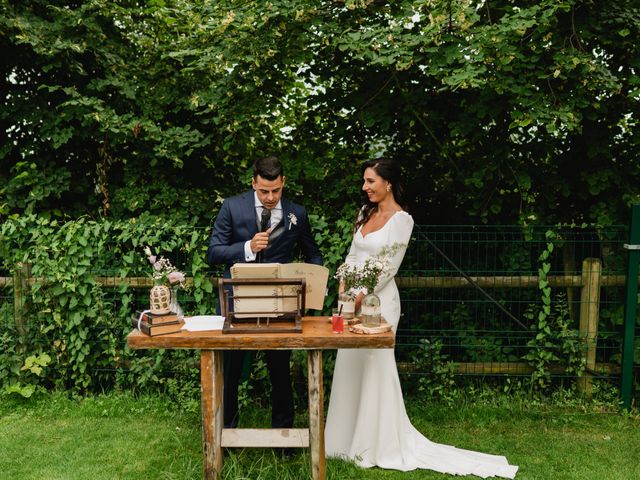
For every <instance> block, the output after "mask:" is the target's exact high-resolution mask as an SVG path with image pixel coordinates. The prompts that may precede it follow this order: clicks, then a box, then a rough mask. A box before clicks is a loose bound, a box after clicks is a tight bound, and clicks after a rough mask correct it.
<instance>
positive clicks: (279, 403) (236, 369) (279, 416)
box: [223, 350, 294, 428]
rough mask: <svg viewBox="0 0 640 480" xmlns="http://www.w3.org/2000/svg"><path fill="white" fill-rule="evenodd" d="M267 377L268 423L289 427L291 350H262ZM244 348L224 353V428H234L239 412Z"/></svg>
mask: <svg viewBox="0 0 640 480" xmlns="http://www.w3.org/2000/svg"><path fill="white" fill-rule="evenodd" d="M264 352H265V357H266V361H267V368H268V369H269V378H270V380H271V426H272V427H273V428H291V427H292V426H293V417H294V410H293V388H292V387H291V371H290V367H289V359H290V358H291V351H290V350H265V351H264ZM250 354H251V352H249V351H246V350H227V351H225V352H224V353H223V375H224V392H223V402H224V403H223V405H224V427H225V428H236V427H237V426H238V421H239V420H240V415H239V412H238V386H239V383H240V377H241V376H242V366H243V364H244V358H245V355H250Z"/></svg>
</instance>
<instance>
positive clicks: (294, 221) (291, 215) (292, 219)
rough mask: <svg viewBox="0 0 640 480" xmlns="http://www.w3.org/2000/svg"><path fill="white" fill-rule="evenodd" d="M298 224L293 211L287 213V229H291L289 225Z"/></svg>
mask: <svg viewBox="0 0 640 480" xmlns="http://www.w3.org/2000/svg"><path fill="white" fill-rule="evenodd" d="M297 224H298V217H296V216H295V215H294V214H293V213H290V214H289V230H291V225H297Z"/></svg>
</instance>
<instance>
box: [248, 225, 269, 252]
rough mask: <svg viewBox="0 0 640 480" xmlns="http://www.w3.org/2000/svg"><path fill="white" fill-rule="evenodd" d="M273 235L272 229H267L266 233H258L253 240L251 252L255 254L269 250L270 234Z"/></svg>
mask: <svg viewBox="0 0 640 480" xmlns="http://www.w3.org/2000/svg"><path fill="white" fill-rule="evenodd" d="M270 233H271V229H270V228H269V229H267V230H266V231H264V232H258V233H256V234H255V235H254V236H253V238H252V239H251V243H250V246H251V251H252V252H253V253H258V252H261V251H262V250H264V249H265V248H267V245H268V244H269V234H270Z"/></svg>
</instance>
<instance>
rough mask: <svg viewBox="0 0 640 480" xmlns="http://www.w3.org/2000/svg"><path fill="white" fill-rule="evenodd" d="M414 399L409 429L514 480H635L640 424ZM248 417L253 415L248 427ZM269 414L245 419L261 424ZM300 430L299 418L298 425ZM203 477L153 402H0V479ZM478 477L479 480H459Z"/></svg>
mask: <svg viewBox="0 0 640 480" xmlns="http://www.w3.org/2000/svg"><path fill="white" fill-rule="evenodd" d="M459 403H460V404H459V405H457V406H455V407H447V406H445V405H437V404H435V405H434V404H425V403H423V402H420V401H419V400H415V399H410V400H409V401H408V402H407V404H408V407H407V409H408V412H409V416H410V417H411V419H412V421H413V423H414V425H415V426H416V428H418V429H419V430H420V431H421V432H423V433H424V434H426V435H427V437H429V438H430V439H431V440H433V441H436V442H441V443H447V444H452V445H456V446H458V447H461V448H467V449H472V450H479V451H483V452H487V453H494V454H502V455H506V457H507V458H508V459H509V461H510V463H513V464H516V465H519V466H520V471H519V472H518V475H517V477H516V478H518V479H535V480H539V479H553V480H556V479H562V480H564V479H589V480H593V479H595V480H600V479H606V480H609V479H624V480H632V479H633V480H635V479H640V453H639V452H640V417H639V416H638V415H637V414H636V415H628V414H626V415H625V414H621V413H608V412H605V411H598V409H596V408H595V407H588V406H587V407H585V406H579V405H578V406H576V405H574V406H571V407H566V406H565V407H560V406H557V405H550V404H541V403H540V402H527V401H526V400H522V399H513V400H510V399H508V398H503V399H501V400H500V401H490V402H487V401H483V402H459ZM247 417H249V418H248V419H247ZM266 417H268V412H267V411H264V410H259V409H258V410H254V411H253V412H251V413H250V414H248V415H245V426H246V424H247V423H253V424H254V426H263V425H264V423H265V418H266ZM296 422H297V423H300V425H303V424H304V422H305V416H304V414H303V413H301V414H300V415H299V417H298V419H297V420H296ZM201 475H202V457H201V431H200V415H199V413H194V412H193V411H191V412H190V413H189V412H185V411H183V409H181V408H178V407H175V408H173V407H172V406H171V404H169V403H168V401H167V400H164V399H161V398H155V397H143V398H138V399H136V398H133V397H132V396H129V395H122V394H120V395H116V394H112V395H108V396H101V397H93V398H86V399H80V400H77V399H76V400H73V399H67V398H66V397H65V396H63V395H60V394H51V395H42V396H39V397H38V398H36V399H31V400H18V399H9V398H7V397H0V479H12V480H14V479H15V480H18V479H38V480H40V479H82V480H86V479H90V480H99V479H109V480H112V479H145V480H147V479H181V480H182V479H197V478H201ZM223 478H225V479H234V480H236V479H251V480H258V479H274V480H276V479H277V480H287V479H291V480H293V479H295V480H302V479H307V478H310V468H309V457H308V454H307V453H306V451H301V453H300V454H299V455H297V456H295V457H294V458H293V459H289V460H287V459H282V458H280V457H279V456H276V455H274V453H273V452H272V451H271V450H264V449H241V450H235V451H233V452H231V453H230V454H229V455H228V456H227V458H226V459H225V466H224V470H223ZM327 478H329V479H397V480H410V479H446V478H453V477H450V476H447V475H442V474H438V473H434V472H430V471H426V470H417V471H414V472H406V473H403V472H396V471H385V470H381V469H377V468H374V469H368V470H363V469H360V468H358V467H355V466H353V465H351V464H348V463H345V462H342V461H338V460H329V461H328V462H327ZM456 478H477V477H456Z"/></svg>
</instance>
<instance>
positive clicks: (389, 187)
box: [387, 183, 391, 192]
mask: <svg viewBox="0 0 640 480" xmlns="http://www.w3.org/2000/svg"><path fill="white" fill-rule="evenodd" d="M390 191H391V184H390V183H388V184H387V192H390Z"/></svg>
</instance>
